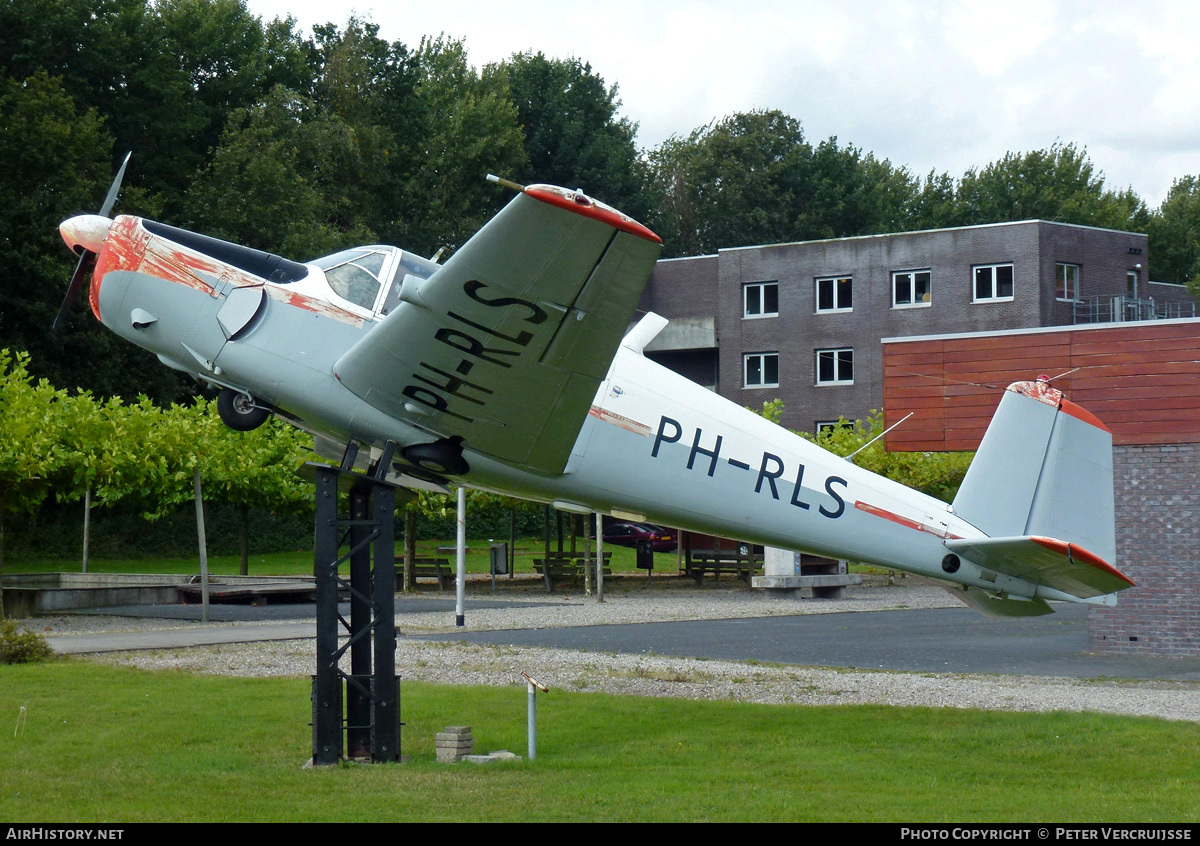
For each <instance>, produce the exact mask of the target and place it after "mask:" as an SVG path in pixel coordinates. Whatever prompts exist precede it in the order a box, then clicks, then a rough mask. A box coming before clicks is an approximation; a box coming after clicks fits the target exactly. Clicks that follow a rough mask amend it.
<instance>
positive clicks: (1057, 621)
mask: <svg viewBox="0 0 1200 846" xmlns="http://www.w3.org/2000/svg"><path fill="white" fill-rule="evenodd" d="M429 638H430V639H439V640H462V641H468V642H471V643H491V644H501V645H506V646H539V647H549V648H558V649H584V650H591V651H595V652H622V653H634V654H637V653H647V654H656V655H672V656H679V657H689V658H709V659H726V660H738V661H745V660H756V661H763V662H768V663H778V664H799V665H806V666H816V667H852V668H858V669H878V670H906V671H915V672H931V673H999V674H1006V675H1029V676H1065V677H1069V678H1102V677H1106V676H1110V677H1114V678H1134V679H1174V680H1180V681H1200V658H1164V657H1150V656H1140V655H1094V654H1091V653H1089V652H1087V648H1088V637H1087V609H1086V608H1085V607H1084V606H1082V605H1067V604H1065V603H1064V604H1060V605H1059V606H1058V610H1057V611H1056V612H1055V613H1054V614H1052V615H1047V616H1045V617H1036V618H1028V617H1026V618H1020V619H991V618H988V617H984V616H983V615H981V614H979V613H978V612H976V611H973V610H971V609H969V608H938V609H929V610H909V611H874V612H870V613H844V614H819V615H809V616H789V617H756V618H748V619H737V620H697V621H690V622H670V623H650V624H640V625H611V626H581V627H576V628H561V629H529V630H510V631H483V632H462V633H458V632H455V633H452V634H442V635H429Z"/></svg>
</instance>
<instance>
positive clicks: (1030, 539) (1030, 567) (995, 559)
mask: <svg viewBox="0 0 1200 846" xmlns="http://www.w3.org/2000/svg"><path fill="white" fill-rule="evenodd" d="M946 546H947V547H948V548H949V549H950V550H952V551H953V552H957V553H959V554H960V555H962V556H964V557H966V558H969V559H970V560H971V561H974V562H975V563H976V564H978V565H979V566H980V567H984V568H986V569H988V570H995V571H996V572H998V573H1004V574H1005V575H1008V576H1013V577H1015V578H1018V579H1026V580H1027V581H1030V582H1033V583H1035V584H1039V585H1045V586H1046V587H1049V588H1054V589H1055V590H1061V591H1063V592H1064V593H1069V594H1071V595H1072V596H1077V597H1079V598H1081V599H1088V598H1090V597H1093V596H1104V595H1105V594H1109V593H1114V592H1116V591H1119V590H1124V589H1125V588H1127V587H1130V586H1131V585H1132V584H1133V582H1132V581H1130V580H1129V579H1128V578H1127V577H1126V576H1125V575H1124V574H1122V573H1121V572H1120V571H1119V570H1117V569H1116V568H1115V567H1113V566H1112V565H1111V564H1109V563H1108V562H1107V561H1105V560H1104V559H1102V558H1100V557H1099V556H1098V555H1094V554H1092V553H1091V552H1088V551H1087V550H1086V549H1084V548H1083V547H1081V546H1079V545H1078V544H1074V543H1067V542H1066V541H1060V540H1055V539H1054V538H1044V537H1038V536H1036V535H1032V536H1025V537H1012V538H979V539H952V540H947V541H946Z"/></svg>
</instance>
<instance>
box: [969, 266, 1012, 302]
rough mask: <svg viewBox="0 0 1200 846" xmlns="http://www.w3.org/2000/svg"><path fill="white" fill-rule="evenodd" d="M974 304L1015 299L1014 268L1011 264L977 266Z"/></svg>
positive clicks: (974, 273) (974, 268)
mask: <svg viewBox="0 0 1200 846" xmlns="http://www.w3.org/2000/svg"><path fill="white" fill-rule="evenodd" d="M971 270H972V271H973V274H972V275H973V276H974V278H975V299H974V302H977V303H982V302H994V301H1004V300H1011V299H1012V298H1013V266H1012V265H1011V264H977V265H975V266H974V267H973V268H971Z"/></svg>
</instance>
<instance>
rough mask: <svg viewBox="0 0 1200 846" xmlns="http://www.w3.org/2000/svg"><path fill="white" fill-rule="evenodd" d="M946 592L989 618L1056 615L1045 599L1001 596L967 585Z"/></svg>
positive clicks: (948, 589)
mask: <svg viewBox="0 0 1200 846" xmlns="http://www.w3.org/2000/svg"><path fill="white" fill-rule="evenodd" d="M946 592H947V593H950V594H952V595H953V596H954V597H956V598H957V599H961V600H962V601H963V602H965V603H967V605H969V606H971V607H972V608H974V609H975V610H976V611H978V612H980V613H981V614H986V615H988V616H989V617H1041V616H1042V615H1044V614H1053V613H1054V609H1053V608H1051V607H1050V604H1049V603H1048V602H1046V600H1044V599H1021V598H1019V597H1014V596H999V595H996V594H992V593H988V592H987V591H986V590H981V589H980V588H977V587H967V586H966V585H962V586H961V587H957V586H956V587H947V588H946Z"/></svg>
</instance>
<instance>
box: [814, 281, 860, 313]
mask: <svg viewBox="0 0 1200 846" xmlns="http://www.w3.org/2000/svg"><path fill="white" fill-rule="evenodd" d="M853 308H854V280H853V279H852V278H851V277H849V276H826V277H823V278H821V279H818V280H817V311H818V312H822V311H825V312H832V311H850V310H851V309H853Z"/></svg>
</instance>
